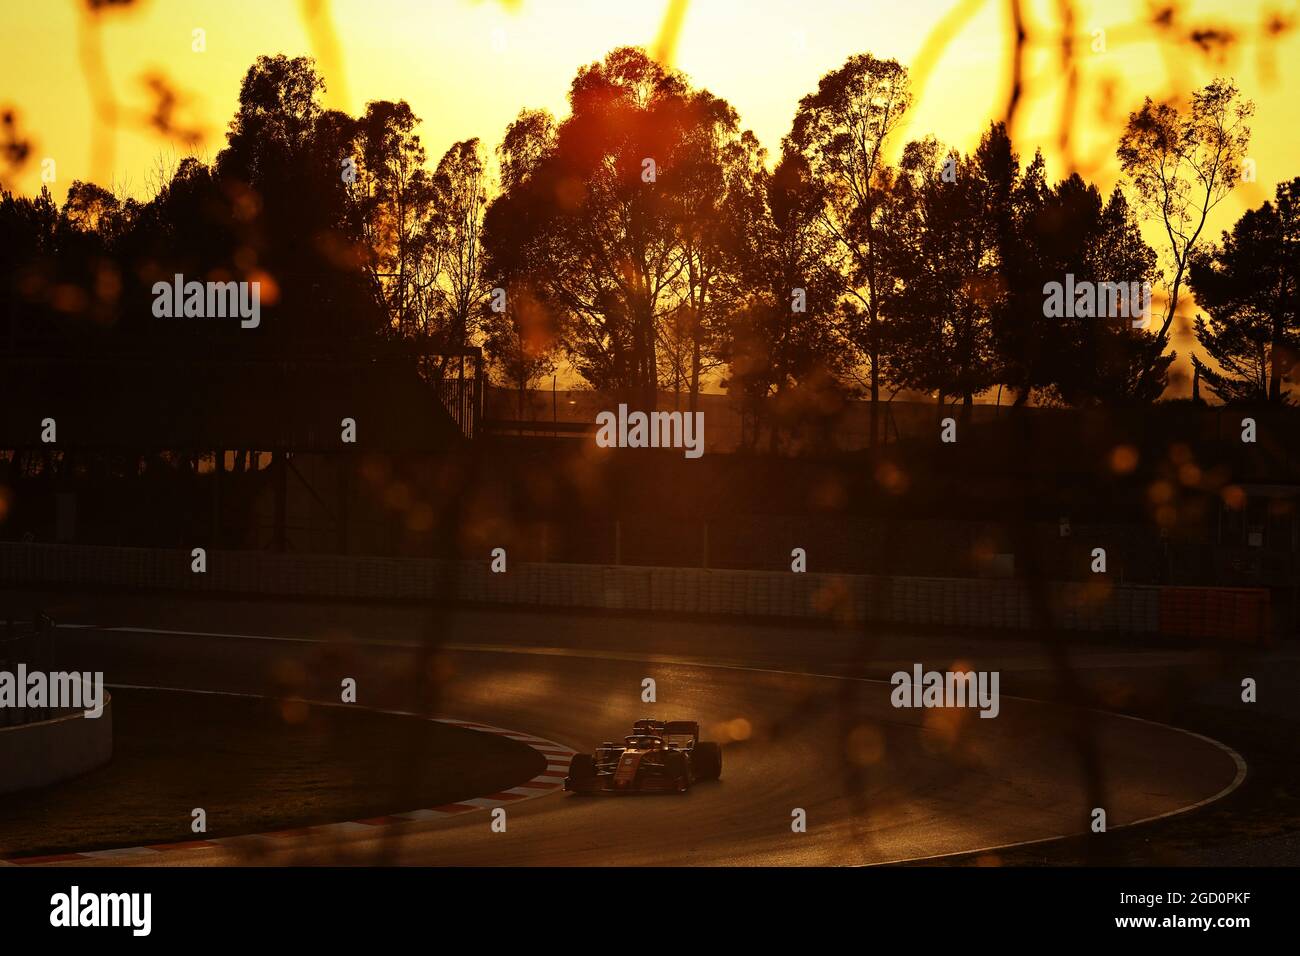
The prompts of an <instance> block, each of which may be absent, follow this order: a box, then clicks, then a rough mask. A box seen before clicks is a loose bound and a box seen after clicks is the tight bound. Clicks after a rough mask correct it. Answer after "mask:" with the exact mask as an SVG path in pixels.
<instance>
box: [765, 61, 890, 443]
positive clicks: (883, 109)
mask: <svg viewBox="0 0 1300 956" xmlns="http://www.w3.org/2000/svg"><path fill="white" fill-rule="evenodd" d="M910 104H911V94H910V93H909V92H908V82H907V70H906V68H905V67H903V66H902V65H901V64H899V63H898V62H897V61H896V60H879V59H877V58H875V57H874V56H872V55H871V54H869V53H863V54H858V55H855V56H851V57H849V59H848V60H847V61H846V62H845V63H844V65H843V66H842V67H840V68H839V69H838V70H833V71H831V72H830V73H827V74H826V75H825V76H823V77H822V78H821V81H820V82H819V83H818V85H817V91H816V92H815V93H810V94H808V95H807V96H805V97H804V98H803V99H802V100H800V101H799V109H798V111H797V112H796V113H795V117H794V125H793V127H792V128H791V130H790V134H789V137H788V142H789V144H790V145H791V147H792V148H794V149H796V150H798V151H799V152H801V153H802V154H803V155H804V157H805V158H806V159H807V161H808V165H809V168H810V169H811V170H812V174H813V177H814V178H815V179H816V180H817V181H818V182H819V184H820V186H821V189H822V196H823V198H824V205H823V208H822V222H823V224H824V226H825V228H826V229H827V230H828V232H829V233H830V234H831V235H832V236H833V237H834V239H835V241H836V247H837V250H838V257H837V258H838V259H839V262H838V267H839V270H840V275H841V277H842V282H843V287H844V292H845V294H846V295H847V296H848V298H849V300H850V301H849V303H847V308H846V310H845V315H846V318H847V319H848V329H847V332H848V337H849V340H850V341H851V342H852V343H853V344H854V345H855V346H856V347H857V348H858V349H859V351H860V352H861V354H862V356H863V358H864V360H865V362H866V364H867V377H868V382H869V388H870V394H871V443H872V444H873V445H874V444H875V443H876V441H877V440H878V436H879V416H878V412H877V409H878V406H879V400H880V388H881V384H882V382H883V381H884V380H885V379H886V378H887V376H888V372H887V370H886V364H887V362H888V360H889V355H888V350H887V346H886V343H887V342H888V341H889V339H888V336H887V335H886V334H885V330H884V329H883V328H882V323H881V320H882V315H881V306H882V299H883V295H884V290H885V288H886V287H887V286H888V284H889V283H888V280H887V277H886V275H885V274H884V268H885V263H886V259H885V257H883V256H882V255H881V249H880V245H881V242H882V233H881V221H880V220H881V216H882V214H883V209H884V206H885V203H884V184H883V183H882V182H881V177H882V175H883V174H884V171H885V167H886V162H885V144H886V142H887V141H888V140H889V138H890V136H891V135H892V134H893V133H894V132H896V131H897V130H898V128H899V126H900V125H901V124H902V121H903V117H904V115H905V113H906V112H907V109H908V107H909V105H910Z"/></svg>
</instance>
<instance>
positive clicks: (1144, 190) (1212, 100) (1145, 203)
mask: <svg viewBox="0 0 1300 956" xmlns="http://www.w3.org/2000/svg"><path fill="white" fill-rule="evenodd" d="M1254 109H1255V108H1254V104H1253V103H1251V102H1250V101H1249V100H1239V99H1238V91H1237V87H1236V84H1234V83H1233V82H1232V81H1231V80H1225V79H1217V80H1214V81H1213V82H1211V83H1209V84H1207V85H1206V86H1205V87H1203V88H1202V89H1200V90H1197V91H1196V92H1195V93H1193V94H1192V98H1191V103H1190V105H1189V107H1188V109H1187V110H1186V112H1183V111H1180V110H1179V109H1177V108H1176V107H1174V106H1172V105H1170V104H1168V103H1153V102H1152V101H1151V98H1150V97H1147V99H1146V100H1145V101H1144V102H1143V104H1142V107H1141V109H1139V110H1138V111H1137V112H1135V113H1132V114H1130V115H1129V118H1128V124H1127V125H1126V126H1125V128H1124V132H1123V134H1122V135H1121V137H1120V142H1119V147H1118V149H1117V150H1116V155H1118V157H1119V162H1120V168H1121V169H1123V171H1124V173H1125V175H1127V176H1128V177H1129V179H1130V180H1131V181H1132V183H1133V187H1134V190H1135V191H1136V193H1137V198H1138V203H1139V206H1140V207H1141V208H1142V210H1143V211H1144V212H1145V214H1146V215H1147V216H1148V217H1151V218H1154V219H1156V220H1157V221H1158V222H1159V223H1160V224H1161V225H1162V226H1163V227H1164V231H1165V235H1166V237H1167V240H1168V245H1167V247H1166V248H1165V254H1166V255H1167V256H1168V258H1169V260H1170V270H1171V274H1170V275H1169V276H1168V277H1167V280H1166V282H1167V286H1168V304H1167V305H1166V307H1165V314H1164V317H1163V320H1162V322H1161V325H1160V331H1159V332H1158V334H1157V336H1156V337H1157V340H1158V343H1159V344H1158V347H1157V348H1155V349H1153V351H1152V361H1151V365H1150V366H1149V368H1148V369H1147V371H1146V372H1145V373H1144V378H1146V377H1149V376H1151V375H1154V374H1157V373H1158V369H1157V367H1156V365H1157V362H1156V359H1158V358H1159V356H1160V355H1161V354H1162V352H1163V349H1164V346H1165V345H1166V344H1168V341H1169V328H1170V326H1171V325H1172V324H1173V321H1174V316H1175V315H1176V314H1177V311H1178V299H1179V295H1180V293H1181V291H1182V285H1183V281H1184V279H1185V276H1186V272H1187V268H1188V265H1189V264H1190V262H1191V257H1192V254H1193V253H1194V252H1195V250H1196V244H1197V242H1198V240H1199V239H1200V237H1201V232H1202V230H1203V229H1204V228H1205V220H1206V218H1207V217H1208V216H1209V214H1210V211H1211V210H1213V209H1214V208H1215V206H1217V205H1218V204H1219V203H1220V202H1222V201H1223V199H1224V197H1226V196H1227V195H1228V193H1229V192H1231V191H1232V188H1233V186H1234V185H1236V183H1237V180H1238V179H1239V178H1240V177H1241V171H1242V163H1243V160H1244V159H1245V155H1246V147H1247V146H1248V145H1249V143H1250V127H1249V126H1248V125H1246V121H1247V120H1248V119H1249V118H1250V116H1251V115H1252V114H1253V113H1254Z"/></svg>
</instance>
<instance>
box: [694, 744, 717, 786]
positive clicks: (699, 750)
mask: <svg viewBox="0 0 1300 956" xmlns="http://www.w3.org/2000/svg"><path fill="white" fill-rule="evenodd" d="M691 759H692V760H694V762H695V779H697V780H720V779H721V778H722V746H721V745H720V744H715V743H711V742H709V741H702V742H700V743H698V744H696V745H695V749H694V751H693V752H692V755H691Z"/></svg>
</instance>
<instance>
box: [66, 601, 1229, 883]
mask: <svg viewBox="0 0 1300 956" xmlns="http://www.w3.org/2000/svg"><path fill="white" fill-rule="evenodd" d="M46 606H47V609H48V610H49V611H50V612H51V613H52V614H54V615H55V617H56V620H58V621H60V622H61V623H62V624H65V625H78V626H71V627H66V628H65V629H64V630H62V631H61V639H62V648H61V662H62V666H68V667H73V666H75V667H77V668H79V669H95V670H103V671H104V672H105V680H106V681H107V682H108V683H109V684H135V685H146V686H157V687H171V688H187V689H195V690H211V691H226V692H238V693H252V694H263V695H268V696H302V697H307V698H313V699H323V700H337V699H338V687H339V682H340V681H341V680H342V679H343V678H344V677H355V678H356V679H357V682H358V688H359V692H360V699H359V704H358V706H372V707H388V708H410V709H416V708H419V707H421V706H422V705H429V698H428V697H427V696H425V694H426V692H427V688H428V687H429V686H430V682H432V686H434V687H435V688H436V693H437V697H436V699H434V700H433V701H432V704H431V706H433V707H435V708H436V710H437V711H438V712H439V713H441V714H444V715H447V716H454V717H461V718H466V719H470V720H479V721H483V722H485V723H491V724H496V725H500V726H503V727H509V728H513V729H518V730H520V731H523V732H526V733H531V734H536V735H538V736H541V737H545V738H548V739H551V740H555V741H558V742H560V743H563V744H566V745H568V746H571V747H573V748H575V749H578V750H589V749H591V748H592V747H593V746H594V745H595V744H596V743H598V742H599V741H601V740H607V739H617V738H619V737H621V735H622V734H624V733H626V732H627V730H626V728H628V727H629V725H630V724H631V722H632V721H633V720H634V719H636V718H638V717H642V716H647V715H653V716H657V717H660V718H667V719H673V718H696V719H699V720H700V721H701V723H702V724H703V726H704V727H705V728H706V730H708V731H709V732H710V735H711V736H713V737H714V738H715V739H721V740H723V742H724V770H723V779H722V780H721V782H718V783H701V784H697V785H696V787H695V788H694V789H693V790H692V791H691V792H690V793H689V794H686V795H684V796H675V795H674V796H654V797H632V798H615V797H609V796H594V797H578V796H573V795H570V794H562V793H556V794H554V795H552V796H546V797H542V798H539V799H535V800H529V801H526V802H524V803H521V804H519V805H518V806H515V807H510V808H509V810H508V828H507V831H506V832H505V833H493V832H492V831H491V829H490V827H489V822H490V821H489V817H488V815H487V814H486V813H481V812H480V813H467V814H463V815H460V816H458V817H456V818H453V819H448V820H443V821H437V822H432V823H409V824H403V825H400V826H396V827H389V828H384V829H381V830H375V831H373V832H370V833H361V834H359V835H358V836H357V837H356V838H354V839H343V840H341V841H339V842H336V843H331V844H330V845H319V844H318V843H315V842H313V841H312V840H311V839H310V838H307V837H304V838H302V839H296V838H283V837H281V838H277V839H275V840H274V841H269V840H267V839H265V838H259V839H254V838H249V839H247V840H242V839H239V840H235V841H233V842H232V843H229V844H225V845H222V846H218V847H213V848H209V849H201V850H194V851H189V852H186V853H184V854H167V855H163V856H150V857H142V858H138V861H139V862H143V863H146V864H148V865H221V864H250V863H254V864H279V865H284V864H315V863H322V864H323V863H358V864H364V863H396V864H421V865H424V864H449V865H496V864H506V865H538V864H542V865H570V864H619V865H692V866H701V865H703V866H715V865H731V864H808V865H835V864H873V863H887V862H899V861H906V860H918V859H926V858H933V857H939V856H943V855H947V854H959V853H970V852H972V851H985V852H988V853H995V852H996V849H997V848H1000V847H1007V846H1010V845H1017V844H1024V843H1026V842H1030V841H1040V840H1049V839H1053V838H1057V837H1061V836H1064V835H1071V834H1079V833H1084V832H1086V831H1087V829H1088V824H1089V820H1090V812H1091V809H1092V808H1093V807H1095V806H1101V807H1104V808H1105V809H1106V812H1107V821H1108V826H1109V827H1110V828H1111V829H1112V830H1113V829H1114V828H1116V827H1119V826H1122V825H1127V824H1133V823H1138V822H1141V821H1150V820H1151V819H1153V818H1156V817H1161V816H1165V815H1169V814H1173V813H1177V812H1180V811H1183V810H1186V809H1188V808H1192V807H1195V806H1198V805H1202V804H1204V803H1205V802H1208V801H1212V800H1214V799H1217V798H1219V797H1221V796H1223V795H1225V794H1226V793H1228V792H1230V791H1231V790H1232V789H1233V788H1234V787H1235V786H1237V785H1238V784H1239V783H1240V782H1241V780H1242V778H1243V776H1244V774H1245V772H1246V768H1245V766H1244V764H1243V763H1242V762H1241V760H1240V758H1239V757H1237V756H1236V755H1235V754H1234V753H1233V752H1232V751H1231V750H1229V749H1228V748H1226V747H1224V746H1222V745H1221V744H1218V743H1216V742H1214V741H1212V740H1209V739H1207V738H1205V737H1200V736H1197V735H1194V734H1191V733H1188V732H1185V731H1182V730H1178V729H1176V728H1171V727H1167V726H1164V725H1161V724H1156V723H1151V722H1148V721H1143V720H1138V719H1134V718H1128V717H1123V716H1119V715H1115V714H1103V713H1100V712H1097V711H1085V712H1075V711H1072V710H1070V709H1069V708H1066V707H1063V706H1061V705H1060V704H1057V703H1053V702H1050V701H1034V700H1025V699H1016V698H1014V697H1013V696H1011V695H1014V694H1015V693H1016V676H1017V674H1021V673H1025V674H1028V673H1036V674H1038V675H1039V676H1041V675H1042V673H1043V672H1044V671H1045V670H1049V669H1050V665H1049V664H1048V662H1047V661H1046V659H1045V656H1044V654H1043V652H1042V649H1041V647H1040V646H1038V645H1036V644H1035V643H1033V642H1025V641H1006V640H992V639H988V638H981V639H978V640H965V641H963V640H957V639H953V638H948V637H943V638H939V637H917V636H907V637H903V636H898V635H872V636H870V637H869V638H864V637H862V636H861V635H857V634H853V633H849V632H836V631H833V630H827V629H817V628H806V629H805V628H800V627H797V626H776V625H753V624H738V623H716V622H700V621H682V620H678V621H669V620H662V619H661V620H654V621H649V620H644V619H633V618H622V617H617V616H593V615H587V614H578V613H574V614H568V613H527V612H518V611H495V610H464V611H457V612H455V613H454V614H442V615H440V616H438V617H436V618H433V619H430V618H428V617H427V615H426V614H425V612H421V611H419V610H417V609H409V608H372V607H357V606H322V605H313V604H288V603H274V604H273V603H267V602H237V601H225V602H222V601H215V600H212V601H194V600H189V601H183V600H179V599H171V598H158V597H107V596H93V595H91V596H81V597H70V596H66V595H64V596H60V597H57V598H54V599H53V600H47V601H46ZM92 625H93V626H92ZM429 642H432V643H433V644H435V645H436V646H434V647H430V646H428V645H429ZM1177 657H1178V654H1177V652H1174V651H1162V650H1146V651H1138V650H1133V651H1129V650H1125V649H1122V648H1116V647H1115V646H1113V645H1112V646H1109V647H1106V646H1098V647H1090V648H1080V649H1077V651H1076V652H1075V654H1074V657H1073V661H1074V666H1076V667H1078V668H1081V669H1088V668H1100V669H1105V668H1107V667H1111V666H1121V664H1120V663H1118V662H1122V666H1134V665H1135V664H1136V665H1137V666H1141V665H1142V664H1143V663H1147V664H1149V665H1150V666H1157V665H1160V664H1164V663H1169V662H1170V661H1176V659H1177ZM913 662H920V663H922V664H924V665H925V666H926V667H927V668H931V667H934V668H939V669H944V668H948V667H950V666H951V665H953V664H955V663H957V662H965V663H964V664H963V665H962V666H963V667H966V666H973V667H976V668H980V669H984V668H995V669H998V668H1000V669H1001V671H1002V687H1001V692H1002V701H1001V713H1000V715H999V716H998V717H997V718H996V719H980V718H979V717H978V715H977V712H976V711H974V710H909V709H895V708H894V707H892V706H891V705H890V701H889V692H890V690H891V688H890V686H889V684H888V683H887V680H888V676H889V674H890V673H892V672H893V671H894V670H899V669H910V667H911V664H912V663H913ZM953 669H958V668H955V667H954V668H953ZM421 675H428V676H429V681H425V680H423V679H422V676H421ZM647 677H650V678H653V679H654V680H655V682H656V685H657V703H655V704H643V703H641V700H640V694H641V688H642V681H643V679H644V678H647ZM1089 755H1091V756H1089ZM1088 760H1091V763H1088V764H1087V765H1088V766H1089V767H1091V770H1090V771H1089V772H1085V770H1084V769H1083V768H1084V766H1085V763H1086V761H1088ZM796 808H800V809H803V810H804V811H806V815H807V832H806V833H794V832H792V831H791V819H792V816H791V814H792V811H794V810H795V809H796ZM406 809H410V808H404V807H394V808H393V812H398V811H401V810H406ZM210 812H211V811H210ZM99 862H104V861H102V860H101V861H99ZM121 862H122V863H123V864H128V865H129V864H131V863H133V862H136V860H130V859H124V860H123V861H121Z"/></svg>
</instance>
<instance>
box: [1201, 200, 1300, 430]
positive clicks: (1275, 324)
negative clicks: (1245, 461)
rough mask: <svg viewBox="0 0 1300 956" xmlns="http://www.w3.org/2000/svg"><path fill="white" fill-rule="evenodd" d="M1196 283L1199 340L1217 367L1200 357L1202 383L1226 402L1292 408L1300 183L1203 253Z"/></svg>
mask: <svg viewBox="0 0 1300 956" xmlns="http://www.w3.org/2000/svg"><path fill="white" fill-rule="evenodd" d="M1190 278H1191V286H1192V290H1193V291H1194V292H1195V293H1196V303H1197V305H1199V306H1200V307H1201V308H1202V309H1204V310H1205V314H1204V315H1198V316H1197V317H1196V337H1197V339H1198V340H1199V342H1200V344H1201V346H1202V347H1203V348H1204V349H1205V351H1206V352H1207V353H1208V354H1209V355H1210V357H1212V358H1213V359H1214V361H1215V363H1216V364H1217V366H1218V370H1217V371H1216V370H1215V369H1214V368H1212V367H1210V366H1209V365H1207V364H1206V363H1204V362H1202V361H1201V359H1200V358H1199V357H1198V356H1195V355H1193V356H1192V361H1193V362H1194V363H1195V365H1196V368H1197V370H1198V372H1199V374H1200V376H1201V378H1203V379H1204V380H1205V382H1206V384H1208V385H1209V387H1210V388H1211V389H1213V391H1214V392H1215V394H1217V395H1218V396H1219V397H1220V398H1221V399H1223V400H1224V401H1229V402H1265V401H1267V402H1270V403H1273V404H1279V403H1285V402H1286V401H1287V396H1286V393H1285V392H1283V391H1282V383H1283V382H1284V381H1288V380H1289V377H1290V376H1291V374H1292V372H1293V371H1294V369H1295V368H1296V364H1297V360H1298V357H1300V307H1298V306H1297V303H1298V302H1300V179H1293V180H1291V181H1290V182H1289V183H1280V184H1279V185H1278V187H1277V197H1276V202H1275V203H1274V202H1267V201H1266V202H1265V203H1264V204H1263V205H1262V206H1260V207H1259V208H1258V209H1251V210H1248V211H1247V212H1246V213H1245V214H1244V215H1242V217H1241V218H1240V219H1238V220H1237V222H1236V223H1235V224H1234V225H1233V227H1232V231H1231V233H1228V232H1225V233H1224V234H1223V241H1222V242H1221V243H1220V244H1219V245H1217V246H1211V247H1209V248H1202V249H1200V250H1197V252H1196V254H1195V255H1194V256H1193V257H1192V263H1191V270H1190Z"/></svg>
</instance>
